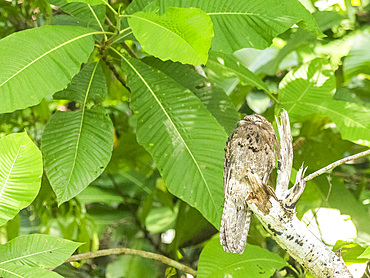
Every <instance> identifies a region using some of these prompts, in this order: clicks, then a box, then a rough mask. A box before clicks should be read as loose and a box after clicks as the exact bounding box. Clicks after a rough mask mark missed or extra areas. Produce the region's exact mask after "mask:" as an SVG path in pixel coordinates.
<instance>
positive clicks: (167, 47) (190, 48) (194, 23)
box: [128, 8, 213, 65]
mask: <svg viewBox="0 0 370 278" xmlns="http://www.w3.org/2000/svg"><path fill="white" fill-rule="evenodd" d="M128 23H129V25H130V27H131V28H132V31H133V33H134V35H135V37H136V38H137V39H138V41H139V42H140V44H141V45H142V47H143V49H144V50H145V51H146V52H148V53H149V54H151V55H154V56H156V57H158V58H160V59H162V60H169V59H170V60H172V61H175V62H177V61H179V62H181V63H184V64H194V65H200V64H205V63H206V62H207V58H208V50H209V48H210V47H211V40H212V37H213V29H212V22H211V20H210V18H209V17H208V16H207V14H206V13H205V12H203V11H202V10H200V9H196V8H187V9H184V8H169V9H168V10H167V11H166V13H164V14H163V15H161V16H159V15H157V14H156V13H155V12H137V13H135V14H133V15H132V17H130V18H128Z"/></svg>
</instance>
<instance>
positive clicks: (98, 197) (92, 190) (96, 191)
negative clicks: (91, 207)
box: [77, 185, 123, 206]
mask: <svg viewBox="0 0 370 278" xmlns="http://www.w3.org/2000/svg"><path fill="white" fill-rule="evenodd" d="M77 198H78V200H79V201H80V202H81V203H82V204H91V203H103V204H107V205H110V206H113V205H117V204H119V203H122V201H123V199H122V197H121V196H120V195H117V190H115V189H111V188H102V187H98V186H92V185H90V186H89V187H87V188H85V189H84V190H83V191H82V192H81V193H80V194H78V196H77Z"/></svg>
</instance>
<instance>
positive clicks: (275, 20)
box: [146, 0, 321, 53]
mask: <svg viewBox="0 0 370 278" xmlns="http://www.w3.org/2000/svg"><path fill="white" fill-rule="evenodd" d="M157 7H159V8H160V11H161V12H162V13H163V12H164V11H166V9H167V8H168V7H183V8H188V7H195V8H199V9H201V10H203V11H204V12H206V13H207V14H208V15H209V16H210V17H211V20H212V23H213V29H214V32H215V37H214V39H213V41H212V50H214V51H221V52H227V53H233V52H234V51H236V50H239V49H241V48H249V47H250V48H258V49H264V48H266V47H268V46H269V45H270V44H271V42H272V39H273V38H274V37H276V36H277V35H279V34H281V33H283V32H285V31H286V30H287V29H289V28H290V27H292V26H293V25H294V24H297V23H300V22H301V21H303V22H304V25H305V26H306V28H307V29H309V30H311V31H314V32H316V33H317V34H321V32H320V30H319V28H318V26H317V23H316V21H315V20H314V19H313V18H312V15H311V14H310V12H309V11H307V10H306V9H305V8H304V7H303V5H302V4H301V3H300V2H299V1H297V0H287V1H281V0H256V1H245V0H234V1H224V0H203V1H198V0H189V1H178V0H157V1H154V2H153V3H151V4H149V5H148V6H147V7H146V10H149V9H151V10H156V8H157Z"/></svg>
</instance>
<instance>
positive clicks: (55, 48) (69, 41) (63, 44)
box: [0, 32, 101, 88]
mask: <svg viewBox="0 0 370 278" xmlns="http://www.w3.org/2000/svg"><path fill="white" fill-rule="evenodd" d="M100 33H101V32H92V33H88V34H83V35H81V36H78V37H75V38H73V39H71V40H68V41H66V42H64V43H62V44H60V45H58V46H56V47H54V48H52V49H50V50H48V51H46V52H45V53H44V54H42V55H41V56H39V57H37V58H36V59H34V60H33V61H31V62H30V63H28V64H27V65H26V66H24V67H23V68H21V69H20V70H18V71H17V72H16V73H14V74H13V75H12V76H10V77H9V78H8V79H7V80H5V81H4V82H3V83H1V84H0V88H1V87H2V86H3V85H4V84H6V83H7V82H9V81H10V80H11V79H13V78H14V77H16V76H17V75H18V74H20V73H21V72H22V71H24V70H25V69H27V68H28V67H29V66H31V65H32V64H34V63H36V62H37V61H38V60H40V59H42V58H43V57H45V56H46V55H48V54H50V53H52V52H53V51H56V50H57V49H59V48H61V47H63V46H65V45H67V44H69V43H72V42H74V41H76V40H79V39H82V38H84V37H87V36H90V35H94V34H100Z"/></svg>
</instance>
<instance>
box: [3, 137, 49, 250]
mask: <svg viewBox="0 0 370 278" xmlns="http://www.w3.org/2000/svg"><path fill="white" fill-rule="evenodd" d="M41 176H42V157H41V152H40V150H39V149H38V148H37V147H36V146H35V144H34V143H33V142H32V140H31V139H30V138H29V137H28V135H27V133H25V132H24V133H15V134H10V135H8V136H5V137H4V138H2V139H1V140H0V226H2V225H4V224H5V223H6V222H7V221H8V220H9V219H11V218H13V217H14V216H15V215H16V214H17V213H18V212H19V210H21V209H23V208H25V207H27V206H28V205H29V204H31V203H32V201H33V200H34V199H35V198H36V195H37V193H38V192H39V190H40V185H41ZM0 254H2V253H1V252H0Z"/></svg>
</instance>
